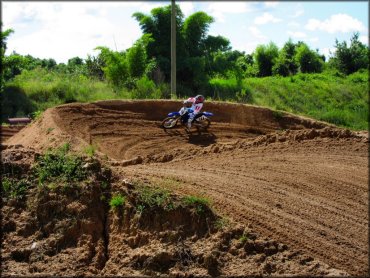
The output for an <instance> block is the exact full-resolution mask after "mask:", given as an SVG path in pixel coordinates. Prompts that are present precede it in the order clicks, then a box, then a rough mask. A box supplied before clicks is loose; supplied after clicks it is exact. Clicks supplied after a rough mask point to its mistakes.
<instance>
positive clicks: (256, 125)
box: [6, 101, 369, 275]
mask: <svg viewBox="0 0 370 278" xmlns="http://www.w3.org/2000/svg"><path fill="white" fill-rule="evenodd" d="M179 105H180V101H137V102H122V101H107V102H99V103H94V104H84V105H81V104H70V105H64V106H60V107H58V108H55V109H51V110H48V111H47V112H46V113H45V115H44V117H43V119H41V120H40V121H38V122H36V123H34V124H33V125H31V126H29V127H27V128H25V129H23V130H22V131H21V132H19V133H18V134H16V135H15V136H13V137H12V138H10V139H9V140H8V141H7V142H6V143H7V144H9V145H17V144H21V145H23V146H25V147H33V148H35V149H36V150H39V151H41V150H45V149H47V148H48V147H50V146H52V147H56V146H59V145H60V144H62V143H64V142H66V141H68V142H70V143H71V144H72V146H73V147H74V148H75V150H80V151H81V150H83V149H84V148H85V147H86V146H88V145H89V144H91V145H93V146H94V147H95V148H96V150H97V151H98V154H99V155H100V158H101V159H102V160H104V161H105V162H104V163H107V165H109V166H110V167H113V168H112V169H113V173H114V174H115V175H117V177H120V178H121V179H126V180H128V181H129V183H130V181H138V180H139V181H143V182H148V183H151V184H157V185H160V186H162V187H167V188H169V189H171V190H173V191H174V192H177V193H178V194H182V195H184V194H194V193H196V194H203V195H204V196H208V197H209V198H210V199H211V200H212V201H213V206H214V208H215V210H216V211H217V213H218V214H219V215H222V216H225V217H227V218H230V219H232V220H234V221H235V222H237V223H239V224H240V225H243V226H248V225H249V226H250V228H251V229H252V230H253V231H254V232H256V233H257V234H258V235H259V239H262V238H263V239H264V240H265V241H270V240H273V241H275V242H276V244H285V245H286V246H287V247H288V250H289V252H293V253H294V252H296V253H295V254H296V256H298V257H301V256H306V259H302V258H301V259H298V260H296V259H294V258H295V256H293V255H287V254H285V255H283V256H280V255H279V256H269V255H266V254H265V255H264V256H260V257H261V258H258V259H256V258H257V257H253V256H254V255H257V254H261V253H258V252H257V251H254V252H255V253H253V252H252V253H251V254H253V256H250V255H248V252H249V251H246V249H245V245H243V248H244V249H243V250H244V251H243V252H241V253H240V252H239V251H233V250H234V249H233V248H232V247H235V246H231V245H229V247H227V248H226V247H222V248H223V249H222V248H221V249H217V248H218V247H217V248H216V247H215V246H213V245H212V244H210V243H209V242H208V241H207V240H205V241H203V243H200V241H199V242H198V243H197V244H198V245H196V246H198V247H197V248H198V249H197V250H202V249H204V250H209V252H211V250H221V251H222V252H225V253H222V254H223V255H222V256H221V258H223V259H218V257H217V260H216V261H217V262H220V261H222V260H224V263H223V264H220V265H222V267H220V268H219V269H218V271H222V272H221V273H223V274H225V275H228V274H229V275H231V274H234V275H240V274H243V272H242V271H244V272H247V274H258V273H265V274H268V273H272V274H302V273H306V274H312V275H317V274H318V275H321V274H322V275H326V274H329V273H332V274H333V273H334V274H338V273H339V272H335V271H334V272H333V270H332V271H329V269H330V268H334V269H339V270H341V271H342V272H340V273H341V274H344V273H349V274H350V275H366V274H367V272H368V261H367V258H368V255H369V252H368V238H367V228H368V137H367V134H366V133H362V134H358V133H354V132H350V131H348V130H343V129H338V128H335V127H333V126H329V125H326V124H325V123H321V122H315V121H313V120H310V119H304V118H300V117H296V116H294V115H288V114H282V113H276V112H272V111H270V110H268V109H264V108H258V107H252V106H244V105H233V104H224V103H206V105H205V110H207V111H211V112H214V113H215V117H214V118H213V119H212V120H213V122H212V125H211V127H210V129H209V131H208V132H202V133H201V134H197V133H192V134H190V135H188V134H187V133H185V132H184V130H183V129H182V128H178V129H174V130H171V131H167V132H165V131H164V130H162V129H161V128H160V127H159V125H160V120H161V119H162V118H164V117H165V115H166V114H167V113H168V112H171V111H176V110H178V108H179ZM115 186H116V187H115ZM125 187H126V185H125V184H122V183H117V184H116V185H114V186H113V188H116V190H121V189H122V190H123V188H125ZM85 205H86V204H85ZM112 217H113V216H112ZM112 219H113V218H112ZM112 221H113V220H112ZM108 222H109V221H108ZM108 222H107V223H108ZM109 223H113V222H109ZM115 223H116V222H115ZM117 223H118V222H117ZM117 223H116V224H115V225H113V226H112V229H113V230H117V229H118V228H117V227H118V226H117V225H118V224H117ZM118 230H119V229H118ZM118 230H117V231H118ZM15 231H17V230H15ZM17 233H18V232H17ZM239 233H240V232H239ZM111 235H112V242H115V244H114V245H112V248H113V249H111V250H115V247H114V246H120V244H121V245H122V244H126V245H125V246H126V247H124V246H123V245H122V246H121V248H118V247H117V248H116V251H114V252H116V253H115V254H116V255H112V256H111V258H115V259H111V260H110V261H109V262H108V261H107V262H106V265H110V267H109V268H103V269H105V271H108V272H105V273H111V274H118V273H119V272H109V270H108V269H115V267H114V265H116V266H118V265H124V264H126V263H127V264H126V266H127V267H128V268H127V269H126V271H127V273H129V274H137V273H143V272H140V271H139V272H137V271H138V270H134V269H135V268H133V265H130V264H129V263H128V262H129V261H131V262H132V261H135V262H137V264H136V266H139V269H140V267H143V266H144V264H145V266H148V265H156V263H152V264H151V263H150V262H147V263H145V262H146V261H147V260H148V259H149V257H145V256H144V257H143V258H140V259H138V257H135V258H136V259H133V258H134V255H132V256H131V257H130V256H128V257H120V256H122V255H119V254H120V252H119V249H121V250H126V249H125V248H131V249H132V250H134V249H135V250H136V251H135V252H138V253H140V252H144V251H143V250H141V249H140V248H141V247H140V248H138V246H141V245H140V244H139V245H137V243H135V244H134V243H130V244H131V245H130V244H129V243H122V242H125V240H124V238H126V237H130V236H133V235H126V234H125V235H124V236H123V235H122V234H121V235H114V233H112V234H111ZM215 236H216V235H215ZM240 236H241V235H240V234H237V236H235V237H240ZM135 237H138V239H132V240H133V241H135V240H136V241H141V238H142V236H141V235H140V236H138V235H135ZM221 237H222V236H221ZM144 238H145V240H144V242H147V241H148V239H150V240H149V241H150V242H152V243H153V244H151V245H150V246H152V247H150V248H152V249H146V250H151V251H145V252H147V254H149V253H150V254H157V253H158V252H157V251H158V250H162V249H161V248H164V247H163V245H161V244H162V243H161V242H162V241H163V238H162V239H158V238H155V237H154V236H153V235H151V236H144ZM190 238H191V236H190ZM209 239H211V241H212V240H213V236H212V235H210V237H209ZM92 242H93V243H92V246H97V245H96V243H97V242H98V241H97V240H96V239H95V241H92ZM94 242H95V243H94ZM216 242H217V240H216ZM230 242H231V241H230V240H229V243H228V244H230ZM236 242H237V241H235V244H236ZM157 243H158V244H157ZM173 243H174V242H172V244H173ZM127 244H128V246H129V247H127ZM156 244H157V245H156ZM186 244H190V242H188V243H186ZM202 244H203V245H202ZM225 244H226V243H225ZM226 245H227V244H226ZM237 245H238V244H237ZM143 246H144V247H143V248H147V247H145V244H144V245H143ZM154 246H156V247H154ZM192 246H195V245H192ZM238 246H239V245H238ZM91 248H92V247H91ZM94 248H96V247H94ZM171 248H175V247H173V246H172V247H171ZM184 248H185V247H184ZM186 248H187V247H186ZM186 248H185V249H184V250H187V249H186ZM192 248H195V247H192ZM235 248H236V247H235ZM266 248H267V247H266ZM108 249H109V248H108ZM108 249H107V250H108ZM131 249H130V250H131ZM175 249H176V248H175ZM175 249H171V250H172V251H169V252H167V251H168V250H167V251H166V252H167V253H166V252H165V255H163V252H164V251H163V252H162V253H161V252H159V253H160V254H161V255H158V257H156V258H152V257H151V259H149V261H153V260H154V262H156V260H162V259H163V258H167V261H168V262H169V263H168V266H169V267H168V268H167V270H166V271H165V273H168V270H169V269H171V268H173V267H174V265H173V264H172V262H173V260H175V261H176V258H179V257H176V256H177V255H173V254H178V253H176V252H177V251H176V252H175ZM236 249H238V248H236ZM247 249H248V248H247ZM238 250H239V249H238ZM288 250H285V251H284V252H286V251H288ZM94 252H95V253H94ZM94 252H93V254H98V253H99V251H94ZM112 252H113V251H112ZM130 252H131V251H130ZM132 252H134V251H132ZM145 252H144V253H145ZM184 252H185V251H184ZM192 252H193V253H194V254H196V253H197V252H200V251H195V249H194V250H193V251H192ZM233 252H234V253H235V254H239V255H240V256H239V255H237V256H236V255H233V254H232V253H233ZM267 252H269V251H267ZM159 253H158V254H159ZM185 253H186V252H185ZM211 253H212V252H211ZM132 254H133V253H132ZM169 254H170V255H169ZM171 254H172V255H171ZM279 254H280V253H279ZM90 256H92V257H94V256H95V255H90ZM210 256H211V255H210ZM218 256H219V255H218ZM225 256H226V257H225ZM244 256H245V257H244ZM289 256H290V257H291V258H293V259H287V258H289ZM195 257H197V256H195ZM211 257H212V256H211ZM168 258H170V259H168ZM203 259H204V258H203ZM96 260H97V259H96ZM163 260H166V259H163ZM177 260H178V259H177ZM207 260H208V259H207ZM210 260H211V261H212V260H213V259H210ZM245 260H249V261H250V262H252V261H253V262H254V263H253V264H252V265H251V264H247V266H248V269H249V270H248V269H247V267H246V268H241V265H243V264H245V263H246V261H245ZM292 261H294V262H292ZM194 262H197V263H198V266H201V267H200V268H199V269H198V270H195V269H196V267H195V268H194V267H193V268H192V269H193V270H189V269H191V268H189V269H187V270H186V271H188V273H193V274H207V273H208V274H209V269H208V268H207V267H206V266H205V265H203V266H202V264H201V262H204V261H202V259H201V258H200V257H197V259H196V260H195V259H194ZM239 262H240V264H239ZM284 262H287V263H292V264H293V265H294V266H293V265H290V266H288V265H287V264H286V263H284ZM313 262H314V263H313ZM317 263H318V264H317ZM326 264H327V266H326V268H325V267H323V266H325V265H326ZM266 265H268V266H266ZM193 266H194V265H193ZM320 266H321V267H323V268H320ZM94 267H95V266H94ZM130 267H131V269H132V272H130V271H129V270H128V269H129V268H130ZM177 267H178V268H174V269H173V270H175V269H176V271H180V270H181V267H180V266H179V265H177ZM202 269H203V270H202ZM236 269H240V272H237V271H236ZM264 269H265V270H264ZM325 269H326V270H325ZM99 271H102V270H99ZM116 271H118V270H116ZM135 271H136V272H135ZM151 271H158V269H157V268H156V266H154V269H151ZM159 271H161V270H159ZM181 271H184V269H182V270H181ZM186 271H185V272H186ZM248 271H249V272H248ZM255 271H256V272H255ZM71 273H72V272H71ZM174 273H175V272H174Z"/></svg>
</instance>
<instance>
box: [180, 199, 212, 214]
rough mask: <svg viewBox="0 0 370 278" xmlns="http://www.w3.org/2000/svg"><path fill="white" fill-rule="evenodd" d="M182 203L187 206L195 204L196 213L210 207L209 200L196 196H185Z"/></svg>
mask: <svg viewBox="0 0 370 278" xmlns="http://www.w3.org/2000/svg"><path fill="white" fill-rule="evenodd" d="M183 203H184V204H185V205H188V206H195V208H196V212H197V213H203V212H204V211H205V209H206V208H207V207H210V205H211V202H210V200H209V199H208V198H204V197H198V196H185V197H184V198H183Z"/></svg>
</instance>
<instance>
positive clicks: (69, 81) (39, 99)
mask: <svg viewBox="0 0 370 278" xmlns="http://www.w3.org/2000/svg"><path fill="white" fill-rule="evenodd" d="M7 86H8V87H9V86H15V87H18V88H20V89H22V91H23V92H24V93H25V94H26V96H27V97H28V98H29V100H30V101H31V102H32V103H33V104H34V105H35V106H36V107H37V109H39V110H45V109H46V108H49V107H52V106H55V105H58V104H62V103H70V102H87V101H96V100H105V99H114V98H129V97H130V94H129V92H128V91H127V90H123V89H122V90H120V91H118V92H117V91H116V92H115V91H114V90H113V89H112V88H111V87H110V86H109V85H108V84H107V83H106V82H102V81H97V80H92V79H89V78H87V77H86V76H84V75H77V74H64V73H56V72H52V71H47V70H45V69H41V68H37V69H34V70H32V71H23V72H22V74H20V75H17V76H16V77H15V78H14V80H13V81H12V82H9V83H8V84H7Z"/></svg>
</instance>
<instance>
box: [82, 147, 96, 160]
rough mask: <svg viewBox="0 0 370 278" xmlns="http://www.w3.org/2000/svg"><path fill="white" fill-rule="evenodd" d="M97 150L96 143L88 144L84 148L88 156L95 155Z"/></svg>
mask: <svg viewBox="0 0 370 278" xmlns="http://www.w3.org/2000/svg"><path fill="white" fill-rule="evenodd" d="M95 152H96V147H95V146H94V145H88V146H87V147H85V148H84V153H85V154H86V155H87V156H88V157H93V156H94V155H95Z"/></svg>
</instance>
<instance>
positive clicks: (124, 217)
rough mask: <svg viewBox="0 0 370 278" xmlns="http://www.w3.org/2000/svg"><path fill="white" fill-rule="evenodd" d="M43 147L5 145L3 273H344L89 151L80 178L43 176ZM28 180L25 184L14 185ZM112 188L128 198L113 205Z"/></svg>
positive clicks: (72, 274)
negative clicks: (129, 178)
mask: <svg viewBox="0 0 370 278" xmlns="http://www.w3.org/2000/svg"><path fill="white" fill-rule="evenodd" d="M15 153H16V154H18V155H17V158H16V157H15V155H14V154H15ZM40 157H43V156H42V155H40V154H38V153H35V152H34V151H33V150H31V149H21V148H8V149H7V150H5V151H4V156H3V161H2V162H3V163H2V165H3V171H2V177H3V179H4V180H11V181H12V183H13V185H12V186H11V187H10V188H7V190H6V192H5V195H4V196H3V198H4V199H3V201H4V206H3V207H2V214H3V225H2V231H3V244H2V273H3V274H4V275H17V276H19V275H22V276H32V275H60V274H61V273H63V275H71V276H81V275H82V276H83V275H89V276H94V275H98V276H101V275H115V276H117V275H124V276H127V275H138V276H142V275H151V276H156V275H160V274H167V275H170V276H188V275H201V276H218V275H264V274H300V275H329V274H342V275H346V273H345V272H343V271H338V270H336V269H332V268H330V267H329V266H328V265H326V264H323V263H321V262H319V261H317V260H315V259H314V258H312V257H310V256H307V255H304V254H303V253H302V252H297V251H292V250H289V248H288V246H287V245H285V244H281V243H279V242H277V241H275V240H271V239H268V238H263V237H261V236H260V235H258V234H257V233H255V232H253V231H252V230H251V229H250V228H248V227H245V226H242V225H236V224H235V223H230V222H227V221H226V220H225V219H223V218H220V217H219V216H217V215H216V214H215V213H214V212H213V211H212V210H211V209H210V208H209V206H208V204H207V203H206V202H204V201H201V200H200V199H194V198H193V197H192V198H190V197H189V196H188V197H186V196H185V197H181V196H178V195H173V194H169V193H168V191H163V189H155V188H153V187H152V186H151V185H149V184H136V185H134V184H130V183H127V182H122V181H121V179H120V177H119V176H112V174H111V172H110V171H109V169H107V168H105V167H103V166H102V165H101V164H100V162H99V161H97V160H94V159H91V158H87V159H86V158H85V159H84V160H83V163H82V164H83V166H82V167H83V169H86V171H87V176H86V177H85V179H83V180H81V181H80V182H76V181H74V182H73V183H72V184H69V183H67V184H66V183H58V182H57V180H53V182H49V183H42V184H37V180H40V178H41V177H40V176H38V175H39V174H40V173H43V172H42V171H41V172H40V171H39V170H37V169H39V168H38V167H40V165H41V164H42V163H41V162H40V161H43V160H42V159H41V160H40ZM45 157H47V155H46V156H45ZM45 157H44V159H45ZM35 161H36V164H35ZM40 163H41V164H40ZM21 168H22V171H18V170H19V169H21ZM17 169H18V170H17ZM27 177H28V178H27ZM30 177H32V178H30ZM22 181H26V182H27V183H28V184H27V191H23V192H20V191H18V192H17V194H16V195H12V194H10V193H11V190H12V189H14V187H13V186H15V185H16V184H18V185H19V184H20V183H21V182H22ZM114 196H124V198H125V201H124V202H123V203H121V204H118V203H117V205H116V206H112V201H111V202H110V207H109V206H108V202H107V200H113V199H114V198H112V197H114ZM186 198H187V199H186ZM184 200H185V201H184ZM186 200H188V201H186ZM189 200H191V202H190V201H189Z"/></svg>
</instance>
